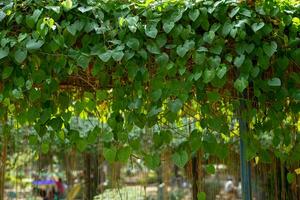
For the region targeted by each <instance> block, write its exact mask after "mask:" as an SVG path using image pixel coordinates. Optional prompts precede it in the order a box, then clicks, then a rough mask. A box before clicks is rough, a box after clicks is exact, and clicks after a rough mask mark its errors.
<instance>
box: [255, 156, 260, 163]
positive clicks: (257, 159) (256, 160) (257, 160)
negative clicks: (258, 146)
mask: <svg viewBox="0 0 300 200" xmlns="http://www.w3.org/2000/svg"><path fill="white" fill-rule="evenodd" d="M254 160H255V164H256V165H257V164H258V162H259V157H258V156H256V157H255V158H254Z"/></svg>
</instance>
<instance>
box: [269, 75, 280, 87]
mask: <svg viewBox="0 0 300 200" xmlns="http://www.w3.org/2000/svg"><path fill="white" fill-rule="evenodd" d="M268 85H269V86H273V87H279V86H281V80H280V79H279V78H277V77H275V78H272V79H270V80H268Z"/></svg>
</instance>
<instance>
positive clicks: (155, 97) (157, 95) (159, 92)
mask: <svg viewBox="0 0 300 200" xmlns="http://www.w3.org/2000/svg"><path fill="white" fill-rule="evenodd" d="M161 95H162V90H161V89H157V90H155V91H153V92H152V94H151V97H152V100H153V101H154V102H156V101H158V100H159V99H160V97H161Z"/></svg>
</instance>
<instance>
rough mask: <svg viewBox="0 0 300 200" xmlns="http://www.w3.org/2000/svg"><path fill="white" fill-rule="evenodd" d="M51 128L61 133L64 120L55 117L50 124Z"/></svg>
mask: <svg viewBox="0 0 300 200" xmlns="http://www.w3.org/2000/svg"><path fill="white" fill-rule="evenodd" d="M48 124H49V126H51V127H52V128H53V130H55V131H59V130H60V129H61V128H62V124H63V120H62V118H61V117H55V118H53V119H51V120H50V121H49V122H48Z"/></svg>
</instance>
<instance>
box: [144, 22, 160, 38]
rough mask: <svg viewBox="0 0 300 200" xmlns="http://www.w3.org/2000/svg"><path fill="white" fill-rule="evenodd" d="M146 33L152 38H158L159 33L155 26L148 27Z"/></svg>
mask: <svg viewBox="0 0 300 200" xmlns="http://www.w3.org/2000/svg"><path fill="white" fill-rule="evenodd" d="M145 33H146V35H147V36H148V37H150V38H156V36H157V33H158V31H157V28H156V26H155V25H146V27H145Z"/></svg>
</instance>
